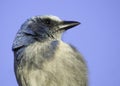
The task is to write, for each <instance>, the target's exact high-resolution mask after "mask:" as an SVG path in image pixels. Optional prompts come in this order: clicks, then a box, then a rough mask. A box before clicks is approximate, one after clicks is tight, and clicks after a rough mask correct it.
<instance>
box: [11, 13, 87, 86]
mask: <svg viewBox="0 0 120 86" xmlns="http://www.w3.org/2000/svg"><path fill="white" fill-rule="evenodd" d="M79 24H81V23H80V22H78V21H66V20H62V19H61V18H59V17H57V16H54V15H38V16H33V17H30V18H28V19H27V20H26V21H25V22H24V23H23V24H22V25H21V27H20V29H19V30H18V32H17V33H16V36H15V39H14V41H13V45H12V51H13V54H14V72H15V76H16V81H17V83H18V85H19V86H87V85H88V78H87V76H88V74H87V65H86V61H85V60H84V58H83V56H82V55H81V54H80V52H79V51H78V50H77V49H76V48H75V47H74V46H73V45H71V44H68V43H66V42H64V41H63V40H62V34H63V33H64V32H66V31H67V30H69V29H70V28H73V27H75V26H77V25H79ZM72 35H74V34H72ZM72 35H71V36H72ZM70 38H71V37H70Z"/></svg>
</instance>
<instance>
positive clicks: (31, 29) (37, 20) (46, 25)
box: [22, 15, 80, 41]
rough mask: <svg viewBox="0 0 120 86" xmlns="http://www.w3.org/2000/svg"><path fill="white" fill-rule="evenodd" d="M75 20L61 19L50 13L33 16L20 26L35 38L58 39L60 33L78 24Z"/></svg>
mask: <svg viewBox="0 0 120 86" xmlns="http://www.w3.org/2000/svg"><path fill="white" fill-rule="evenodd" d="M79 24H80V23H79V22H77V21H63V20H61V19H60V18H58V17H56V16H52V15H44V16H35V17H32V18H30V19H28V20H27V21H26V22H25V23H24V24H23V25H22V28H25V30H24V32H25V33H26V34H28V35H32V36H34V37H35V38H36V39H37V40H39V41H41V40H45V39H60V38H61V34H62V33H63V32H64V31H66V30H68V29H70V28H72V27H74V26H77V25H79Z"/></svg>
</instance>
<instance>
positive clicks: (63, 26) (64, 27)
mask: <svg viewBox="0 0 120 86" xmlns="http://www.w3.org/2000/svg"><path fill="white" fill-rule="evenodd" d="M79 24H80V22H77V21H63V22H62V23H61V24H60V25H59V29H60V30H68V29H70V28H72V27H75V26H77V25H79Z"/></svg>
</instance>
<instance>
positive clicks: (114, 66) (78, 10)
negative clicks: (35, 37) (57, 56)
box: [0, 0, 120, 86]
mask: <svg viewBox="0 0 120 86" xmlns="http://www.w3.org/2000/svg"><path fill="white" fill-rule="evenodd" d="M45 14H52V15H56V16H59V17H60V18H61V19H64V20H76V21H79V22H81V23H82V24H81V25H79V26H77V27H75V28H73V29H70V30H68V31H67V32H65V33H64V35H63V40H64V41H65V42H67V43H70V44H72V45H74V46H75V47H76V48H77V49H78V50H79V51H80V52H81V53H82V55H83V56H84V58H85V59H86V62H87V65H88V68H89V73H88V74H89V84H90V86H120V1H119V0H56V1H55V0H20V1H19V0H1V1H0V20H1V21H0V26H1V29H0V30H1V34H0V39H1V42H0V43H1V45H0V46H1V48H0V51H1V54H0V70H1V71H0V84H1V86H8V85H9V86H17V82H16V79H15V76H14V70H13V60H14V58H13V53H12V50H11V46H12V42H13V40H14V37H15V34H16V32H17V31H18V29H19V28H20V26H21V24H22V23H23V22H24V21H25V20H26V19H27V18H30V17H31V16H35V15H45Z"/></svg>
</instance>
